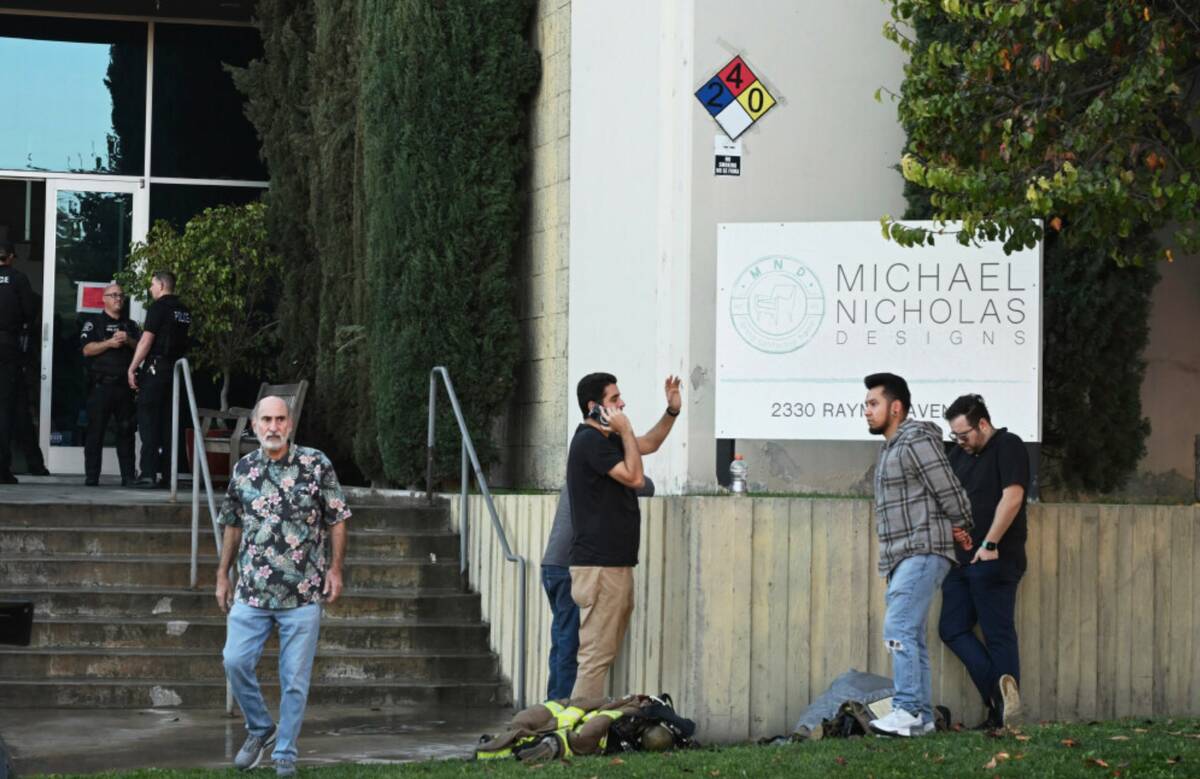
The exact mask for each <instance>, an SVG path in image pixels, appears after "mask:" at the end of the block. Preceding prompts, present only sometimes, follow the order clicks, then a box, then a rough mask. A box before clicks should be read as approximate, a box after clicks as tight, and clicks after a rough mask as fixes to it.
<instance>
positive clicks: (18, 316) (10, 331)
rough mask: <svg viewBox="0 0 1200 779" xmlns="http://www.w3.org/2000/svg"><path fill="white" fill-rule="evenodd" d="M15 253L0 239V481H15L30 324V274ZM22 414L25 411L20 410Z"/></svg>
mask: <svg viewBox="0 0 1200 779" xmlns="http://www.w3.org/2000/svg"><path fill="white" fill-rule="evenodd" d="M14 259H16V254H14V252H13V245H12V243H10V242H9V241H0V484H16V483H17V477H15V476H13V475H12V434H13V428H14V426H15V424H14V421H15V419H16V415H17V413H18V409H17V407H16V406H17V381H18V380H19V378H20V376H21V362H22V361H23V360H24V359H25V356H24V355H23V354H22V353H21V347H20V340H21V332H22V331H23V330H24V329H25V328H26V327H28V326H30V325H32V324H33V317H34V307H33V287H32V286H30V284H29V277H28V276H26V275H25V274H24V273H22V272H21V271H19V270H17V269H16V268H14V267H13V260H14ZM20 411H21V413H28V411H27V410H25V409H21V410H20Z"/></svg>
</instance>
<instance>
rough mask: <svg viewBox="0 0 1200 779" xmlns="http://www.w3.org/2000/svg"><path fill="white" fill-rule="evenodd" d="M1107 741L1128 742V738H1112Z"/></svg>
mask: <svg viewBox="0 0 1200 779" xmlns="http://www.w3.org/2000/svg"><path fill="white" fill-rule="evenodd" d="M1108 740H1109V741H1128V740H1129V736H1112V737H1110V738H1109V739H1108Z"/></svg>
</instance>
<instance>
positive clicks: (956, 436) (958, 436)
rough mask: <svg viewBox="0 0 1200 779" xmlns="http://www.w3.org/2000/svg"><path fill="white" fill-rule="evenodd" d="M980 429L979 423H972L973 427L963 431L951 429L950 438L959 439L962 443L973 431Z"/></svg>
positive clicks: (952, 439)
mask: <svg viewBox="0 0 1200 779" xmlns="http://www.w3.org/2000/svg"><path fill="white" fill-rule="evenodd" d="M978 429H979V425H972V426H971V427H968V428H967V429H966V430H964V431H962V432H961V433H956V432H954V431H953V430H951V431H950V440H951V441H958V442H959V443H962V442H963V441H966V440H967V437H968V436H970V435H971V433H973V432H975V431H976V430H978Z"/></svg>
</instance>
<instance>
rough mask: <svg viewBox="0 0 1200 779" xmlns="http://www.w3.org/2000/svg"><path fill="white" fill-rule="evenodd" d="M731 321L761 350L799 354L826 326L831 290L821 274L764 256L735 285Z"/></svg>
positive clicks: (790, 260) (793, 262)
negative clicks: (823, 324)
mask: <svg viewBox="0 0 1200 779" xmlns="http://www.w3.org/2000/svg"><path fill="white" fill-rule="evenodd" d="M729 317H730V319H731V320H733V329H734V330H735V331H737V334H738V335H739V336H741V338H742V340H743V341H745V342H746V343H747V344H748V345H750V346H751V347H753V348H755V349H757V350H759V351H760V352H767V353H768V354H786V353H788V352H794V351H796V350H797V349H799V348H800V347H802V346H804V345H805V344H806V343H808V342H809V341H810V340H812V337H813V336H814V335H816V334H817V330H818V329H819V328H820V327H821V322H822V320H824V319H825V291H824V290H823V289H822V288H821V282H820V281H819V280H818V279H817V277H816V274H814V273H813V272H812V270H811V269H810V268H809V267H808V266H807V265H805V264H804V263H802V262H800V261H799V260H797V259H796V258H794V257H785V256H782V255H774V256H768V257H762V258H760V259H758V260H755V261H754V262H752V263H750V264H749V265H748V266H746V268H745V269H744V270H743V271H742V272H741V274H739V275H738V277H737V281H735V282H734V285H733V290H732V292H731V294H730V297H729Z"/></svg>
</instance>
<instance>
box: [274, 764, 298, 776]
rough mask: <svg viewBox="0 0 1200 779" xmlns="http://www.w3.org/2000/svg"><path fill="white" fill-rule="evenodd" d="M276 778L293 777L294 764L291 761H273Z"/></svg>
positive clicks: (294, 772) (294, 773)
mask: <svg viewBox="0 0 1200 779" xmlns="http://www.w3.org/2000/svg"><path fill="white" fill-rule="evenodd" d="M275 775H276V776H295V775H296V764H295V763H293V762H292V761H291V760H276V761H275Z"/></svg>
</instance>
